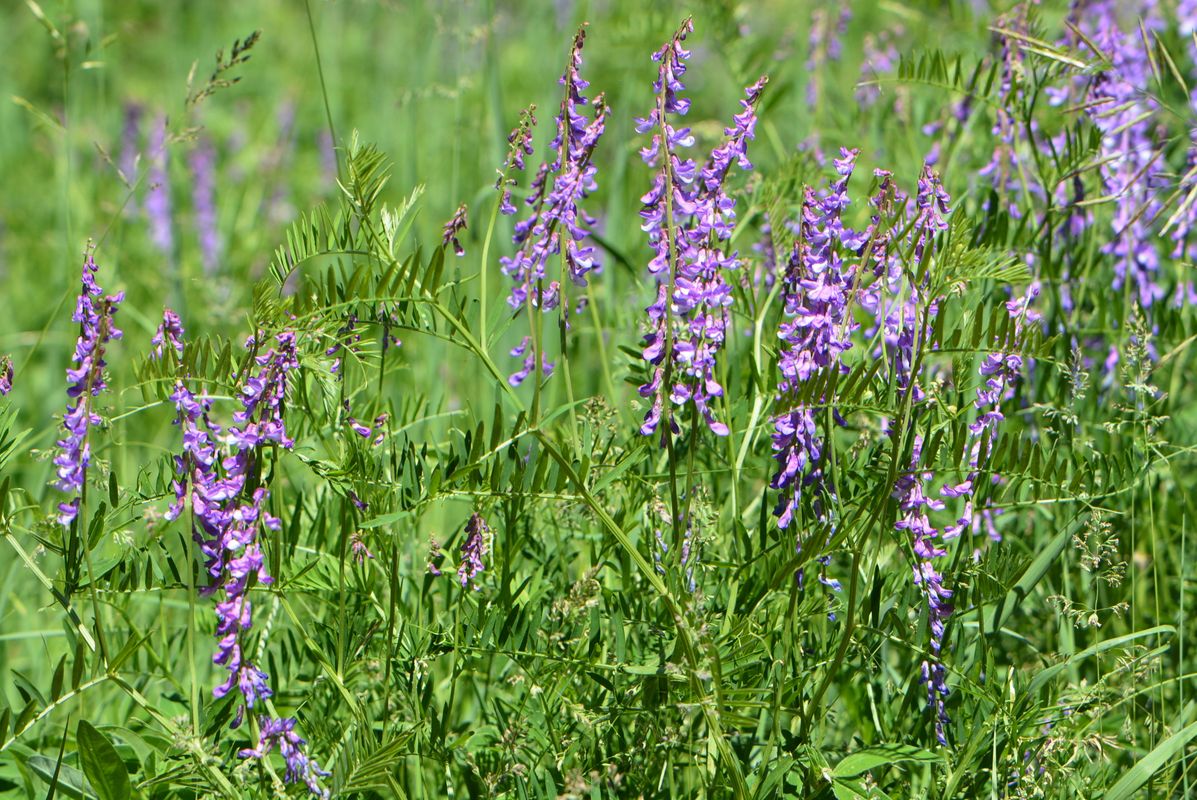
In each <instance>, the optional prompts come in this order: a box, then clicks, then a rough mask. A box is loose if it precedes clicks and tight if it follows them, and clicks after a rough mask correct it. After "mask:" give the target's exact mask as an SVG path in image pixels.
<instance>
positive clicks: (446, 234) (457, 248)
mask: <svg viewBox="0 0 1197 800" xmlns="http://www.w3.org/2000/svg"><path fill="white" fill-rule="evenodd" d="M468 222H469V219H468V217H467V216H466V205H465V203H462V204H461V205H459V206H458V207H457V210H456V211H454V212H453V216H452V217H450V218H449V221H448V222H446V223H445V228H444V230H443V231H442V233H441V247H448V246H450V245H452V246H453V255H455V256H463V255H465V248H464V247H462V246H461V242H460V241H458V239H457V235H458V234H459V233H461V232H462V231H464V230H465V229H466V225H467V224H468Z"/></svg>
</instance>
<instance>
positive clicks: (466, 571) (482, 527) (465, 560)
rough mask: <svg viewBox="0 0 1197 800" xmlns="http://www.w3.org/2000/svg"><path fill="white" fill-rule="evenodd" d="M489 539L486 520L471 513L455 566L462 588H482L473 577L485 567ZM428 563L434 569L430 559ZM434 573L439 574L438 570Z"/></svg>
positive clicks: (475, 589) (488, 527)
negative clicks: (459, 557)
mask: <svg viewBox="0 0 1197 800" xmlns="http://www.w3.org/2000/svg"><path fill="white" fill-rule="evenodd" d="M490 539H491V529H490V526H489V525H487V524H486V520H485V519H483V518H482V515H481V514H479V513H477V512H475V513H473V514H471V515H470V519H469V521H467V522H466V527H465V541H464V542H462V544H461V565H460V566H458V568H457V579H458V580H459V581H461V585H462V588H465V587H466V586H469V587H470V588H471V589H473V590H474V591H478V590H479V589H480V588H482V587H480V586H479V585H478V582H477V581H476V580H475V579H476V578H477V577H478V575H479V574H481V573H482V571H483V570H485V569H486V563H485V562H484V561H483V558H485V557H486V555H487V553H489V552H490ZM428 563H429V566H430V567H432V569H435V567H433V566H432V560H431V559H430V560H429V562H428ZM436 574H440V573H439V571H438V572H437V573H436Z"/></svg>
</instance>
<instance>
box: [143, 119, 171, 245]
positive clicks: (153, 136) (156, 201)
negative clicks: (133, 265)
mask: <svg viewBox="0 0 1197 800" xmlns="http://www.w3.org/2000/svg"><path fill="white" fill-rule="evenodd" d="M149 182H150V188H149V191H148V192H147V193H146V197H145V213H146V216H147V217H148V218H149V221H150V239H151V240H152V241H153V243H154V246H155V247H157V248H158V249H159V250H160V251H161V252H162V254H163V255H165V256H166V257H167V258H168V259H169V258H172V257H173V256H174V251H175V234H174V228H173V227H172V225H173V223H172V221H171V211H170V176H169V174H168V172H167V151H166V115H161V116H159V117H158V119H157V121H156V122H155V123H154V127H153V129H152V130H151V132H150V173H149Z"/></svg>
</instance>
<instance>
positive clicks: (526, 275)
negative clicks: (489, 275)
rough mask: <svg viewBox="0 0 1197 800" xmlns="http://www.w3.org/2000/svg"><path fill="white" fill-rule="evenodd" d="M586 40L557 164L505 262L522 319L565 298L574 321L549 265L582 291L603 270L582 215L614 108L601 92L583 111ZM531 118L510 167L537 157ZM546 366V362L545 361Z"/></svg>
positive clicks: (577, 46)
mask: <svg viewBox="0 0 1197 800" xmlns="http://www.w3.org/2000/svg"><path fill="white" fill-rule="evenodd" d="M585 39H586V31H585V28H579V29H578V33H577V35H576V36H575V37H574V41H573V46H572V47H571V48H570V54H569V61H568V63H567V65H566V68H565V72H564V74H563V75H562V76H561V79H560V81H559V82H560V83H561V85H562V86H564V87H565V93H564V96H563V98H562V100H561V108H560V111H559V112H558V114H557V116H556V123H557V133H556V136H555V137H554V138H553V141H552V142H551V143H550V144H549V147H550V149H551V150H552V151H553V156H552V157H553V160H552V161H551V162H549V161H546V162H545V163H543V164H542V165H541V167H540V169H539V170H538V171H537V173H536V176H535V177H534V178H533V180H532V183H531V186H530V189H531V192H530V194H529V196H528V198H527V200H526V201H525V202H526V203H527V205H528V206H529V208H530V212H529V215H528V216H527V217H526V218H525V219H522V220H520V221H519V222H518V223H516V225H515V234H514V236H513V237H512V241H513V242H514V243H515V245H516V246H517V247H518V250H517V251H516V253H515V255H513V256H510V257H506V256H505V257H503V258H502V259H500V264H501V266H502V270H503V273H504V274H505V275H507V276H508V277H510V278H511V279H512V281H513V282H514V286H513V287H512V290H511V294H510V296H509V297H508V298H507V302H508V304H509V305H510V306H511V307H512V308H513V309H514V310H515V311H516V313H518V312H519V311H520V309H522V308H525V307H527V308H530V309H540V310H541V311H545V312H548V311H553V310H555V309H556V308H557V307H558V306H560V305H562V299H563V298H565V299H566V304H565V306H563V307H562V313H563V314H565V315H567V316H568V313H569V308H568V298H566V289H565V287H564V286H562V284H561V282H560V281H557V280H550V279H549V278H548V274H547V271H546V267H547V265H548V261H549V259H550V258H551V257H553V256H558V255H559V256H561V258H562V259H563V267H562V272H563V275H564V276H568V278H569V281H570V283H573V284H574V285H577V286H585V285H586V276H587V274H588V273H590V272H592V271H595V270H597V269H598V268H599V264H598V261H597V260H596V258H595V253H594V246H593V245H589V244H587V243H586V239H587V238H588V237H589V235H590V227H591V226H593V225H594V224H595V220H594V219H593V218H592V217H590V216H589V215H587V214H586V213H585V212H584V211H582V210H581V208H580V203H581V202H582V200H584V199H585V198H586V197H587V196H589V195H590V194H591V193H592V192H594V191H595V190H596V189H597V188H598V184H597V182H596V181H595V175H596V174H597V172H598V168H597V167H596V166H595V165H594V164H593V162H592V161H591V157H592V155H593V153H594V149H595V147H596V146H597V145H598V141H599V139H600V138H601V137H602V135H603V131H604V130H605V129H606V125H607V114H608V110H607V105H606V102H605V100H604V97H603V95H602V94H600V95H598V96H597V97H596V98H595V99H594V112H593V116H592V117H591V116H588V115H587V114H586V113H584V112H583V111H582V108H583V107H584V106H587V105H590V100H589V99H588V98H587V97H586V96H585V95H584V94H583V92H584V91H585V90H586V89H587V88H588V87H589V86H590V83H589V82H588V81H586V80H585V79H583V78H582V76H581V74H580V72H579V68H580V67H581V65H582V46H583V44H584V42H585ZM528 120H530V121H531V123H534V122H535V118H534V117H531V114H530V113H529V114H528V118H527V119H526V120H522V121H521V127H520V128H517V129H516V131H514V132H513V133H512V138H511V140H510V141H511V143H512V150H511V152H510V153H509V168H510V167H511V166H516V167H520V168H522V166H523V158H524V156H525V155H529V154H531V152H532V149H531V144H530V139H529V137H528V135H527V125H526V123H527V122H528ZM504 174H506V173H504ZM500 180H502V179H500ZM509 197H510V196H509V194H508V193H507V189H506V188H504V195H503V202H502V205H501V210H502V211H503V213H505V214H511V213H514V211H515V207H514V206H512V205H511V203H510V201H509ZM534 360H535V359H534ZM541 362H542V364H543V363H544V358H543V355H542V356H541ZM526 374H527V373H526V372H524V371H522V370H521V372H517V373H516V374H515V375H513V376H511V379H510V382H511V383H512V384H515V385H518V384H519V383H520V382H522V380H523V377H524V376H526Z"/></svg>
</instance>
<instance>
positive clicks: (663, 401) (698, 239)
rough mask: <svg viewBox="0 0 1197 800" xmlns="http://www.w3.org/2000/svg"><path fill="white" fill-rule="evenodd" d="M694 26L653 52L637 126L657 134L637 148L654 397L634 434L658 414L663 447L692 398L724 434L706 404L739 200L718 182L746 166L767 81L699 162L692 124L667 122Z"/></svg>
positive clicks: (680, 103) (712, 393)
mask: <svg viewBox="0 0 1197 800" xmlns="http://www.w3.org/2000/svg"><path fill="white" fill-rule="evenodd" d="M693 30H694V23H693V22H692V21H691V20H689V19H687V20H686V21H685V22H683V23H682V26H681V27H680V28H679V29H678V31H677V33H675V34H674V36H673V38H672V39H671V40H670V41H669V42H666V43H665V44H664V45H662V47H661V49H660V50H658V51H657V52H656V53H654V54H653V56H652V59H653V61H655V62H657V63H658V65H659V66H658V69H657V79H656V81H655V82H654V83H653V91H654V92H656V94H657V104H656V106H655V107H654V108H653V110H652V111H651V112H650V113H649V115H648V116H647V117H645V118H643V119H637V120H636V129H637V130H638V131H639V132H641V133H649V132H652V134H653V135H652V141H651V143H650V144H649V146H647V147H645V148H642V149H641V151H640V156H641V158H642V159H643V160H644V162H645V163H646V164H648V166H649V167H651V168H652V169H653V170H654V174H653V183H652V186H651V188H650V189H649V190H648V192H646V193H645V194H644V196H643V197H641V198H640V201H641V202H642V203H643V204H644V207H643V208H642V209H641V210H640V216H641V218H642V219H643V220H644V221H643V223H641V226H640V227H641V229H642V230H643V231H644V232H645V233H646V234H648V241H649V246H650V247H651V249H652V252H653V256H652V258H651V259H650V260H649V263H648V271H649V274H650V275H651V276H652V277H653V278H655V279H656V282H657V296H656V300H655V301H654V302H653V303H652V305H650V306H649V307H648V308H647V309H646V311H647V313H648V332H647V333H646V334H645V337H644V352H643V356H644V360H645V361H646V362H648V365H649V375H650V377H649V381H648V383H646V384H644V385H643V386H641V387H640V395H641V396H642V397H645V398H651V403H652V404H651V406H650V407H649V410H648V411H647V412H646V413H645V416H644V423H643V425H641V427H640V432H641V433H642V434H643V435H645V436H652V435H654V434H655V433H656V432H657V429H658V426H659V425H660V423H661V421H662V419H664V420H665V421H666V423H667V427H666V430H665V431H664V432H662V438H661V442H662V445H664V444H665V442H666V436H667V435H668V434H669V433H673V434H677V433H679V432H680V427H679V425H678V423H677V420H676V419H675V413H674V407H675V406H683V405H686V404H693V408H694V410H695V412H696V413H697V414H698V415H700V416H701V417H702V418H703V420H704V421H705V422H706V424H707V427H708V428H710V430H711V431H712V432H713V433H714V434H716V435H717V436H725V435H727V433H728V429H727V426H726V425H725V424H724V423H723V422H720V421H719V420H717V419H716V418H715V413H714V409H712V408H711V403H712V401H713V400H714V399H715V398H718V397H722V396H723V387H722V386H721V385H720V384H719V382H718V380H716V377H715V364H716V356H717V354H718V352H719V351H720V350H721V349H722V348H723V344H724V339H725V335H726V330H727V318H728V311H727V309H728V307H729V306H730V305H731V303H732V290H731V286H730V285H729V284H728V282H727V278H726V273H727V272H728V271H729V270H735V269H737V268H739V265H740V262H739V256H738V254H737V253H736V252H734V251H733V252H731V253H728V252H726V244H725V242H726V241H727V240H728V239H730V238H731V234H732V229H733V228H734V226H735V220H736V213H735V200H734V199H732V198H731V197H729V196H728V195H727V194H726V192H725V189H724V183H725V180H726V178H727V175H728V172H729V171H730V169H731V167H732V166H733V165H735V166H737V167H739V168H740V169H741V170H749V169H752V163H751V162H750V161H749V160H748V155H747V148H748V142H750V141H751V140H752V139H753V138H754V137H755V132H756V104H757V101H758V100H759V99H760V96H761V92H762V90H763V89H764V87H765V83H766V82H767V78H764V77H762V78H761V79H760V80H758V81H757V82H756V83H754V84H753V85H751V86H749V87H748V88H747V89H746V90H745V99H743V100H741V101H740V106H741V111H740V113H739V114H736V115H735V116H734V117H733V119H732V125H731V126H730V127H728V128H725V129H724V136H725V138H724V141H723V143H722V144H721V145H719V146H718V147H716V148H715V149H714V150H712V151H711V155H710V157H709V158H708V159H707V161H706V163H705V164H704V165H703V166H702V167H701V168H699V166H698V164H697V163H696V162H695V161H694V160H693V159H691V158H688V157H685V156H684V155H682V153H683V151H685V150H686V149H687V148H690V147H692V146H693V145H694V136H693V135H692V134H691V132H690V129H689V128H685V127H681V128H678V127H675V125H674V124H673V122H672V121H671V115H672V116H674V117H680V116H684V115H685V114H686V112H687V111H688V110H689V108H690V101H689V100H688V99H686V98H684V97H682V96H681V95H680V93H681V92H682V91H684V90H685V88H686V87H685V85H684V84H683V83H682V81H681V79H682V77H683V76H684V75H685V74H686V59H688V58H689V56H690V52H689V51H688V50H686V49H685V47H684V46H683V45H684V42H685V40H686V37H687V36H688V35H689V34H690V33H691V32H692V31H693Z"/></svg>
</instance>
